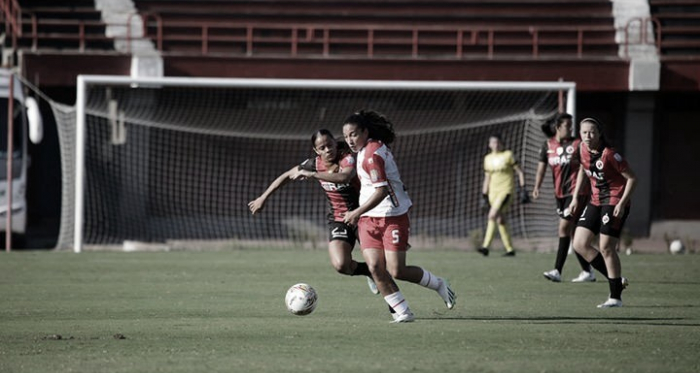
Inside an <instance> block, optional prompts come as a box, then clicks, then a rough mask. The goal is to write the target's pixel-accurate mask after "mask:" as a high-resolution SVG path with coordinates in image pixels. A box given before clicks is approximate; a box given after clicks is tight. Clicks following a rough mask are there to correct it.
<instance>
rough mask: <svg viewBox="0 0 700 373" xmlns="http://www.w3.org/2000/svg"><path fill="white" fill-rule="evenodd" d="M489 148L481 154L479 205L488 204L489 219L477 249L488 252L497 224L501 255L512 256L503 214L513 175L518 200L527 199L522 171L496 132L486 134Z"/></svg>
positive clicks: (509, 200)
mask: <svg viewBox="0 0 700 373" xmlns="http://www.w3.org/2000/svg"><path fill="white" fill-rule="evenodd" d="M489 149H490V150H491V152H490V153H489V154H487V155H486V157H484V187H483V200H482V206H483V207H484V208H485V207H486V206H488V207H489V220H488V223H487V225H486V233H485V234H484V243H483V245H482V247H481V248H480V249H478V250H477V251H479V252H480V253H481V254H483V255H484V256H488V255H489V247H490V246H491V242H492V241H493V236H494V234H495V231H496V226H498V233H499V234H500V235H501V241H503V246H505V249H506V252H505V254H503V256H515V250H513V243H512V242H511V238H510V232H509V231H508V224H507V222H506V217H505V213H506V211H508V206H509V205H510V202H511V200H512V198H513V194H514V193H515V176H514V175H513V172H514V171H515V172H517V173H518V181H519V182H520V183H519V186H520V188H518V189H519V192H520V196H521V202H522V203H528V202H530V200H529V197H528V195H527V191H526V190H525V174H523V171H522V170H521V169H520V166H518V162H516V161H515V158H513V152H512V151H510V150H506V149H504V148H503V141H502V139H501V136H499V135H491V137H489Z"/></svg>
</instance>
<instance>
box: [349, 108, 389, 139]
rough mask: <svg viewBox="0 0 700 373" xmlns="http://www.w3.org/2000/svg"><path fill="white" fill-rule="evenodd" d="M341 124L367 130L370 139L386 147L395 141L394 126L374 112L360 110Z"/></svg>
mask: <svg viewBox="0 0 700 373" xmlns="http://www.w3.org/2000/svg"><path fill="white" fill-rule="evenodd" d="M343 124H354V125H356V126H357V128H359V129H363V130H367V131H368V132H369V137H370V138H372V139H375V140H379V141H381V142H383V143H384V144H386V145H389V144H391V143H392V142H394V139H396V134H395V133H394V124H393V123H391V122H390V121H389V120H388V119H387V118H386V117H385V116H384V115H382V114H379V113H377V112H376V111H372V110H364V109H363V110H360V111H358V112H356V113H353V114H352V115H350V116H349V117H347V118H346V119H345V122H343Z"/></svg>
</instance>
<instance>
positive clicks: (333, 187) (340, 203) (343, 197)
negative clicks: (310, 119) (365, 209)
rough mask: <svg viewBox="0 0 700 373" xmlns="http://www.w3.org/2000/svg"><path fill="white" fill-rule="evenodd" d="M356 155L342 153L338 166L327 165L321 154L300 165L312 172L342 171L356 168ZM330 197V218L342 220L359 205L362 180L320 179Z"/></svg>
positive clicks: (355, 178)
mask: <svg viewBox="0 0 700 373" xmlns="http://www.w3.org/2000/svg"><path fill="white" fill-rule="evenodd" d="M355 164H356V161H355V156H354V155H353V154H352V153H342V154H340V155H339V156H338V161H337V163H336V165H337V167H330V168H329V167H326V164H325V163H324V162H323V160H322V159H321V157H320V156H317V157H315V158H309V159H307V160H305V161H304V162H302V163H301V164H300V165H299V167H300V168H301V169H303V170H307V171H312V172H318V173H321V172H341V171H343V170H347V169H349V168H355ZM319 183H320V184H321V187H322V188H323V191H324V192H326V198H327V199H328V220H329V221H337V222H342V221H343V218H344V217H345V213H346V212H348V211H350V210H354V209H356V208H358V207H359V202H358V201H359V199H360V180H359V179H358V178H357V176H355V177H353V179H352V180H351V181H350V183H347V184H339V183H332V182H328V181H323V180H319Z"/></svg>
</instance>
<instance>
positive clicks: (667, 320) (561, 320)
mask: <svg viewBox="0 0 700 373" xmlns="http://www.w3.org/2000/svg"><path fill="white" fill-rule="evenodd" d="M418 319H419V320H464V321H496V322H497V321H506V322H508V321H517V322H523V323H528V324H616V325H654V326H683V327H688V326H690V327H693V326H697V327H700V320H696V319H687V318H682V317H659V318H652V317H569V316H542V317H517V316H516V317H490V316H473V317H469V316H460V317H454V316H439V317H418ZM679 321H684V322H682V323H679ZM693 322H695V323H693Z"/></svg>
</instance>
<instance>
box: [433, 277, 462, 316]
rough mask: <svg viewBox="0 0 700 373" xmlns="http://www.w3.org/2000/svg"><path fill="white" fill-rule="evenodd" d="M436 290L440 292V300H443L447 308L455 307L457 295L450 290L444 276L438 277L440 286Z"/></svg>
mask: <svg viewBox="0 0 700 373" xmlns="http://www.w3.org/2000/svg"><path fill="white" fill-rule="evenodd" d="M437 292H438V294H440V297H441V298H442V300H444V301H445V305H446V306H447V308H448V309H453V308H454V307H455V303H457V302H456V300H457V295H456V294H455V292H454V291H452V288H451V287H450V284H449V283H448V282H447V280H445V279H444V278H440V286H439V287H438V288H437Z"/></svg>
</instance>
